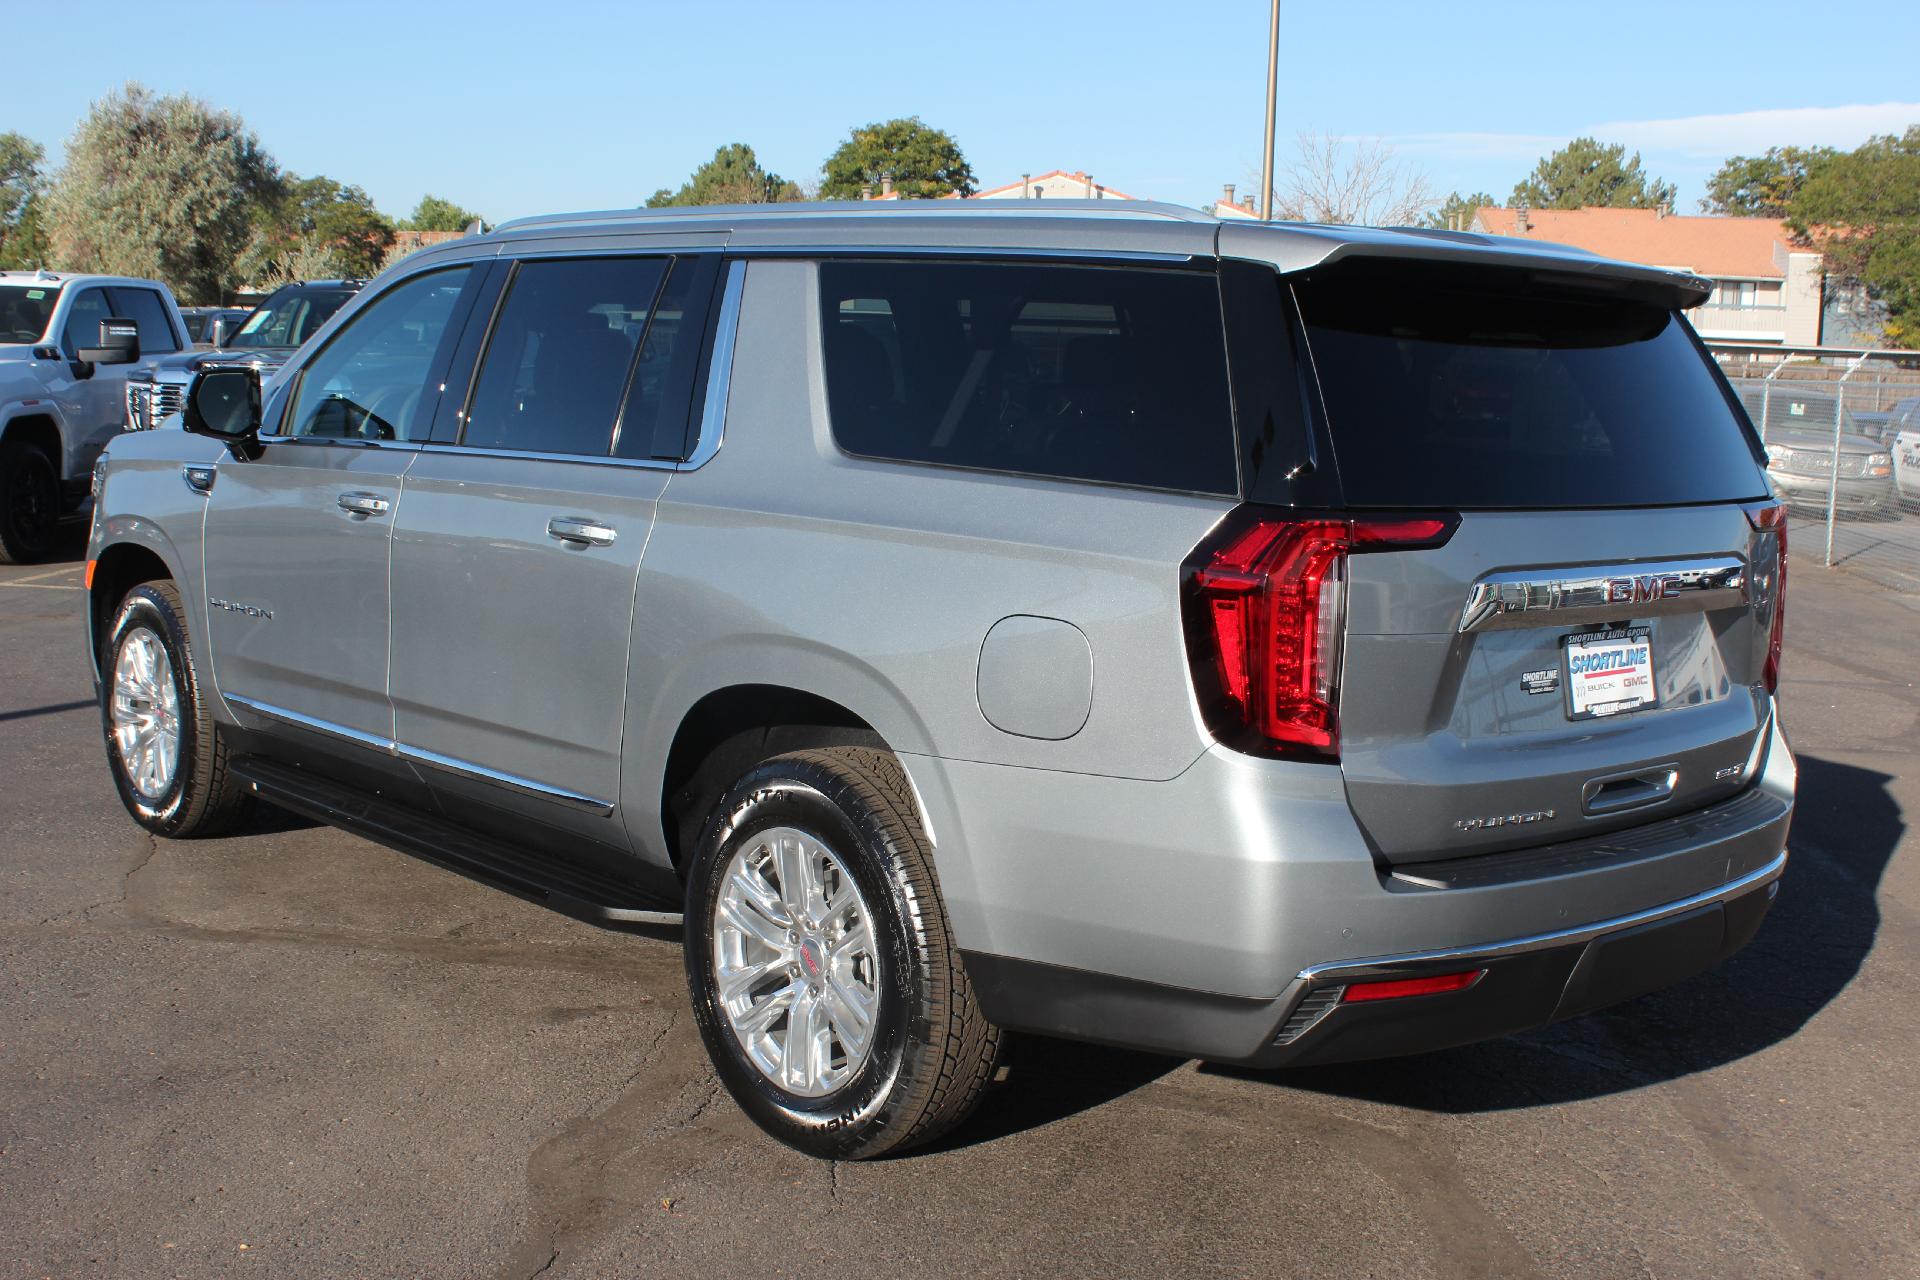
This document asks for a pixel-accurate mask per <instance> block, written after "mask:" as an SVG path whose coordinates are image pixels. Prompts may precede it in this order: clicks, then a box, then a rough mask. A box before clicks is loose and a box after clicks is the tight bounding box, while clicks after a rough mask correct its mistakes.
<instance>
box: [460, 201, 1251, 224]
mask: <svg viewBox="0 0 1920 1280" xmlns="http://www.w3.org/2000/svg"><path fill="white" fill-rule="evenodd" d="M977 217H1000V218H1006V217H1026V218H1035V217H1055V218H1065V217H1096V218H1158V219H1162V220H1166V221H1172V222H1217V221H1218V219H1217V218H1215V217H1214V216H1213V215H1212V214H1210V213H1205V212H1203V211H1201V210H1199V209H1189V208H1187V207H1186V206H1185V205H1177V204H1164V203H1161V202H1160V201H1157V200H998V199H996V200H795V201H789V202H786V203H781V204H715V205H675V206H672V207H670V208H658V209H601V210H596V211H591V212H585V213H549V214H539V215H535V216H533V217H527V218H514V219H511V220H509V221H507V222H502V223H500V224H499V225H498V226H496V227H495V228H494V230H495V231H522V230H526V229H528V228H531V227H542V228H553V227H568V226H605V225H607V224H609V223H631V222H738V221H743V220H750V221H759V220H761V219H772V218H796V219H809V218H977Z"/></svg>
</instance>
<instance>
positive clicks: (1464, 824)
mask: <svg viewBox="0 0 1920 1280" xmlns="http://www.w3.org/2000/svg"><path fill="white" fill-rule="evenodd" d="M1552 820H1553V810H1551V809H1534V810H1532V811H1531V812H1528V813H1496V814H1493V815H1491V816H1489V817H1485V818H1461V819H1460V820H1459V821H1457V822H1455V823H1454V824H1453V829H1454V830H1455V831H1491V830H1493V829H1494V828H1495V827H1520V826H1525V825H1527V824H1528V823H1530V822H1551V821H1552Z"/></svg>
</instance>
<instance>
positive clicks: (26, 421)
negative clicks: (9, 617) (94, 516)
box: [0, 271, 189, 564]
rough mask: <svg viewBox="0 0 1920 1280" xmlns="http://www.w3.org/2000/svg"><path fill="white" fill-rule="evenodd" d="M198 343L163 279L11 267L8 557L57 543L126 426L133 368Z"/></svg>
mask: <svg viewBox="0 0 1920 1280" xmlns="http://www.w3.org/2000/svg"><path fill="white" fill-rule="evenodd" d="M188 345H189V343H188V340H187V326H186V321H185V320H184V319H182V317H181V315H180V307H179V305H178V304H177V303H175V302H174V299H173V294H172V293H171V292H170V291H169V290H168V289H167V286H166V285H164V284H161V283H159V282H158V281H154V280H136V279H131V278H128V277H124V276H96V275H73V274H69V273H66V272H54V271H0V564H24V563H28V562H31V561H33V560H37V559H40V558H41V557H43V556H45V555H46V554H47V553H48V552H49V551H50V550H52V548H53V544H54V537H55V528H56V525H57V523H58V521H59V518H60V516H61V515H62V513H64V512H67V511H71V510H72V509H73V508H75V507H77V506H79V505H80V503H81V502H83V501H85V499H86V496H87V483H88V479H89V477H90V476H91V474H92V468H93V460H94V459H95V458H96V457H98V456H99V454H100V450H101V448H102V447H103V446H104V445H105V444H106V442H107V441H108V440H110V439H111V438H112V437H113V436H114V435H115V434H116V433H117V432H119V431H120V429H121V428H122V426H124V425H125V421H126V392H125V386H126V380H127V374H128V373H130V372H132V371H134V370H136V369H144V368H148V367H150V366H151V365H152V364H153V363H154V360H155V359H156V358H157V357H160V356H165V355H171V354H173V353H174V352H177V351H182V350H185V349H186V348H187V347H188Z"/></svg>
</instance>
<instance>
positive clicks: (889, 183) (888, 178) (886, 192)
mask: <svg viewBox="0 0 1920 1280" xmlns="http://www.w3.org/2000/svg"><path fill="white" fill-rule="evenodd" d="M880 194H881V195H882V196H883V197H884V196H890V195H892V194H893V175H892V174H890V173H883V174H881V175H880Z"/></svg>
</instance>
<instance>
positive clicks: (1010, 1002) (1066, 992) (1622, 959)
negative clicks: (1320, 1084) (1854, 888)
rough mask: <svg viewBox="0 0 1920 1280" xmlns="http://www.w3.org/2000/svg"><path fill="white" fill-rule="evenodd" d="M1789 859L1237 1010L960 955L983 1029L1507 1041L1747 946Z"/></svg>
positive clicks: (1378, 965) (1167, 1047)
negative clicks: (1711, 884)
mask: <svg viewBox="0 0 1920 1280" xmlns="http://www.w3.org/2000/svg"><path fill="white" fill-rule="evenodd" d="M1786 863H1787V855H1786V854H1785V853H1781V854H1780V855H1779V856H1778V857H1776V858H1775V859H1774V860H1773V861H1772V862H1770V863H1768V864H1767V865H1766V866H1765V867H1762V868H1761V869H1760V870H1759V871H1756V872H1754V873H1752V874H1750V875H1746V876H1742V877H1740V878H1739V879H1738V880H1735V881H1733V882H1730V883H1728V884H1726V885H1723V886H1721V887H1720V888H1719V889H1716V890H1713V891H1711V892H1709V893H1705V894H1698V895H1695V896H1693V897H1690V898H1685V899H1682V900H1680V901H1677V902H1671V903H1667V904H1665V905H1664V906H1661V907H1656V908H1653V909H1650V910H1647V911H1643V912H1637V913H1635V914H1633V915H1631V916H1624V917H1619V918H1616V919H1611V920H1603V921H1598V922H1595V923H1593V924H1590V925H1585V926H1582V927H1580V928H1578V929H1571V930H1565V931H1562V932H1557V933H1550V934H1537V935H1534V936H1531V937H1525V938H1513V939H1508V940H1506V941H1502V942H1494V943H1487V944H1483V945H1480V946H1475V947H1463V948H1455V949H1452V950H1446V951H1433V952H1423V953H1415V954H1409V955H1399V956H1379V957H1375V958H1373V959H1370V960H1365V961H1344V962H1340V963H1336V964H1328V965H1317V966H1314V967H1312V968H1310V969H1308V970H1305V971H1303V972H1302V973H1301V974H1300V975H1299V977H1298V979H1297V980H1296V982H1295V983H1294V986H1293V987H1292V988H1291V989H1290V990H1289V992H1288V993H1287V995H1285V996H1283V997H1281V998H1280V999H1277V1000H1236V999H1234V998H1231V997H1223V996H1217V995H1211V994H1208V993H1203V992H1195V991H1184V990H1181V989H1178V988H1173V987H1156V986H1154V985H1153V984H1150V983H1137V982H1128V981H1126V980H1124V979H1115V978H1112V977H1109V976H1106V975H1098V974H1089V973H1084V972H1078V971H1072V970H1063V969H1054V968H1050V967H1048V966H1044V965H1041V966H1036V965H1032V964H1030V963H1027V962H1022V961H1008V960H1006V959H1004V958H1003V957H991V956H978V955H968V956H967V968H968V974H969V976H970V977H971V978H972V980H973V983H974V987H975V991H976V993H977V994H978V995H979V997H980V1000H981V1003H982V1005H983V1007H984V1008H985V1009H986V1011H987V1014H988V1016H989V1017H990V1018H992V1019H994V1020H995V1021H998V1022H1001V1023H1002V1024H1003V1025H1006V1026H1009V1027H1013V1028H1015V1029H1018V1030H1029V1031H1038V1032H1042V1033H1045V1034H1052V1035H1065V1036H1070V1037H1072V1038H1075V1039H1085V1040H1094V1041H1099V1042H1102V1043H1108V1044H1116V1045H1122V1046H1125V1047H1128V1048H1147V1049H1158V1050H1163V1051H1168V1052H1174V1053H1180V1054H1183V1055H1194V1056H1199V1057H1204V1058H1207V1059H1209V1060H1211V1061H1215V1062H1226V1063H1233V1064H1237V1065H1242V1066H1251V1067H1263V1068H1264V1067H1292V1066H1314V1065H1320V1064H1324V1063H1331V1062H1351V1061H1357V1060H1360V1059H1365V1058H1386V1057H1395V1056H1398V1055H1402V1054H1410V1053H1425V1052H1429V1051H1431V1050H1435V1049H1445V1048H1451V1047H1453V1046H1455V1045H1461V1044H1470V1043H1472V1042H1474V1041H1476V1040H1488V1039H1492V1038H1494V1037H1497V1036H1504V1035H1511V1034H1513V1033H1514V1032H1516V1031H1525V1030H1528V1029H1529V1028H1532V1027H1538V1026H1543V1025H1545V1024H1547V1023H1549V1022H1557V1021H1560V1020H1561V1019H1563V1018H1571V1017H1577V1016H1578V1015H1580V1014H1583V1013H1591V1012H1593V1011H1594V1010H1596V1009H1602V1008H1605V1007H1606V1006H1608V1005H1612V1004H1618V1003H1620V1002H1621V1001H1624V1000H1631V999H1633V998H1634V997H1636V996H1642V995H1646V994H1647V993H1649V992H1652V991H1657V990H1660V989H1661V988H1663V987H1668V986H1671V985H1673V984H1674V983H1676V982H1680V981H1682V980H1684V979H1686V978H1690V977H1692V976H1694V975H1695V974H1697V973H1700V972H1702V971H1704V970H1706V969H1710V968H1712V967H1713V966H1714V965H1716V964H1718V963H1720V962H1721V961H1722V960H1724V959H1726V958H1727V957H1728V956H1731V955H1732V954H1733V953H1734V952H1736V951H1738V950H1739V949H1740V948H1742V947H1744V946H1745V945H1746V944H1747V943H1748V942H1749V941H1751V940H1752V938H1753V935H1754V934H1755V933H1756V932H1757V931H1758V930H1759V928H1760V923H1761V921H1762V920H1764V919H1765V918H1766V914H1767V910H1768V908H1769V907H1771V906H1772V905H1773V899H1774V896H1775V894H1776V893H1777V892H1778V890H1779V878H1780V875H1781V873H1782V872H1783V871H1784V870H1785V869H1786ZM1460 973H1472V974H1476V975H1477V976H1476V977H1475V978H1473V979H1472V985H1471V986H1469V987H1467V988H1466V989H1464V990H1458V991H1448V992H1445V993H1442V994H1435V995H1416V996H1409V997H1405V998H1401V999H1395V1000H1372V1001H1364V1002H1357V1001H1349V1000H1348V999H1346V996H1347V994H1348V992H1349V991H1351V990H1354V989H1355V988H1356V985H1357V984H1363V983H1368V982H1381V981H1391V980H1396V979H1412V978H1422V977H1433V976H1438V975H1443V974H1460Z"/></svg>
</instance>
